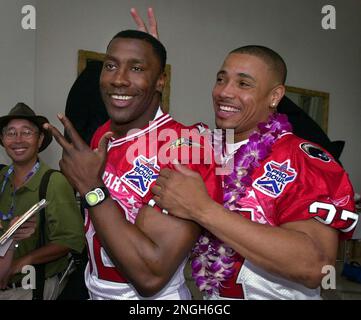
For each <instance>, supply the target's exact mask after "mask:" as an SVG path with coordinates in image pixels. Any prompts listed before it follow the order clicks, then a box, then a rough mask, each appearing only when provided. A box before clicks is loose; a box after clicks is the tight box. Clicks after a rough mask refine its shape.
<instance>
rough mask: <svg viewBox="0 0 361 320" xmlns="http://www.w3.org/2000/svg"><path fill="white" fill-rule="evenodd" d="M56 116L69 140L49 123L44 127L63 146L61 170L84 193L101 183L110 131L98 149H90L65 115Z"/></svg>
mask: <svg viewBox="0 0 361 320" xmlns="http://www.w3.org/2000/svg"><path fill="white" fill-rule="evenodd" d="M58 118H59V120H60V121H61V123H62V124H63V126H64V129H65V132H66V134H67V136H68V137H69V139H70V140H71V141H70V142H68V141H67V140H66V139H65V137H64V136H63V135H62V134H61V133H60V131H59V130H58V129H57V128H56V127H54V126H52V125H51V124H48V123H47V124H45V125H44V128H45V129H47V130H49V131H50V132H51V133H52V135H53V136H54V138H55V140H56V141H57V142H58V144H59V145H60V146H61V147H62V148H63V154H62V158H61V160H60V162H59V166H60V169H61V171H62V172H63V174H64V175H65V176H66V177H67V178H68V180H69V182H70V183H71V184H72V186H73V187H74V188H75V189H76V190H78V191H79V193H80V194H81V195H84V194H85V193H87V192H88V191H89V190H90V189H93V188H95V187H98V186H100V185H103V181H102V174H103V171H104V166H105V161H106V156H107V144H108V140H109V139H110V138H111V136H112V132H107V133H106V134H104V136H103V137H102V138H101V140H100V142H99V147H98V149H96V150H92V149H91V148H90V147H89V146H88V145H87V144H86V143H85V141H84V140H83V139H82V138H81V137H80V135H79V134H78V132H77V131H76V130H75V129H74V127H73V125H72V123H71V122H70V121H69V119H68V118H67V117H66V116H64V115H62V114H60V115H58Z"/></svg>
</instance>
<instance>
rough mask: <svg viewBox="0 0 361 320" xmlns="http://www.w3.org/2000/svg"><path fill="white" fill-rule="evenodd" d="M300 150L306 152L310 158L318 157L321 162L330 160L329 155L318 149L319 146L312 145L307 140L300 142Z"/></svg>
mask: <svg viewBox="0 0 361 320" xmlns="http://www.w3.org/2000/svg"><path fill="white" fill-rule="evenodd" d="M300 148H301V150H302V151H303V152H304V153H306V154H307V155H308V156H309V157H310V158H313V159H319V160H321V161H323V162H330V161H331V159H330V157H329V156H328V155H327V154H326V152H325V151H323V150H322V149H320V148H319V147H317V146H315V145H313V144H312V143H309V142H304V143H301V144H300Z"/></svg>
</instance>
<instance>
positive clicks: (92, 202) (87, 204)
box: [81, 187, 109, 208]
mask: <svg viewBox="0 0 361 320" xmlns="http://www.w3.org/2000/svg"><path fill="white" fill-rule="evenodd" d="M108 197H109V190H108V189H107V188H106V187H97V188H94V189H93V190H90V191H89V192H88V193H86V194H85V196H84V197H82V199H81V200H82V205H83V207H84V208H91V207H95V206H96V205H98V204H101V203H102V202H103V201H104V200H105V199H106V198H108Z"/></svg>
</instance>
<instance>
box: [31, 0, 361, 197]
mask: <svg viewBox="0 0 361 320" xmlns="http://www.w3.org/2000/svg"><path fill="white" fill-rule="evenodd" d="M326 4H333V5H335V7H336V10H337V29H336V30H333V31H325V30H323V29H322V28H321V19H322V14H321V8H322V6H323V5H326ZM149 5H151V6H153V7H154V8H155V10H156V13H157V16H158V19H159V26H160V35H161V39H162V41H163V42H164V44H165V45H166V47H167V48H168V54H169V63H171V64H172V90H171V113H172V114H173V115H174V116H175V117H176V118H177V119H178V120H180V121H183V122H185V123H192V122H197V121H204V122H207V123H209V124H211V125H212V124H213V112H212V109H211V94H210V93H211V88H212V86H213V83H214V80H215V74H216V71H217V70H218V68H219V66H220V65H221V62H222V60H223V58H224V57H225V54H226V53H227V52H228V51H229V50H231V49H234V48H236V47H239V46H241V45H245V44H262V45H266V46H270V47H272V48H274V49H275V50H276V51H278V52H279V53H280V54H281V55H282V56H283V57H284V58H285V60H286V62H287V64H288V67H289V78H288V84H289V85H292V86H297V87H304V88H308V89H314V90H321V91H327V92H329V93H330V95H331V96H330V114H329V136H330V138H331V139H332V140H346V147H345V150H344V153H343V157H342V159H341V160H342V162H343V164H344V166H345V168H346V170H347V171H348V172H349V173H350V176H351V179H352V181H353V183H354V187H355V190H356V191H358V192H361V167H360V166H359V163H361V152H360V147H359V145H360V134H359V129H358V128H359V126H358V125H359V124H360V122H361V108H360V103H361V90H360V83H361V73H360V70H361V54H360V53H361V42H360V40H359V39H360V35H361V19H360V18H359V15H360V12H361V2H360V1H359V0H347V1H342V0H334V1H325V0H312V1H310V0H309V1H300V0H270V1H263V0H253V1H246V0H223V1H219V0H196V1H195V0H193V1H190V0H183V1H179V0H153V1H145V0H121V1H119V0H103V1H100V0H62V1H55V0H37V17H38V19H37V26H38V28H37V38H36V49H37V53H36V77H35V80H36V81H35V83H36V90H35V104H36V106H37V108H39V109H40V110H41V111H42V112H44V113H46V114H47V115H48V116H49V118H50V119H51V120H52V121H55V115H56V113H57V112H60V111H63V110H64V107H65V102H66V98H67V94H68V92H69V89H70V87H71V85H72V83H73V82H74V80H75V77H76V65H77V50H78V49H87V50H95V51H104V50H105V47H106V45H107V43H108V41H109V40H110V39H111V37H112V36H113V35H114V34H115V33H116V32H118V31H120V30H122V29H126V28H133V27H134V24H133V22H132V20H131V17H130V15H129V9H130V8H131V7H132V6H135V7H137V8H139V9H140V11H141V12H142V13H143V16H145V12H146V8H147V7H148V6H149ZM56 123H58V122H57V121H56ZM44 156H45V158H46V159H47V160H48V161H49V162H50V163H51V164H52V165H56V164H57V159H58V158H59V156H60V152H59V149H58V148H57V146H56V144H52V146H51V147H50V148H49V149H48V150H46V151H45V152H44Z"/></svg>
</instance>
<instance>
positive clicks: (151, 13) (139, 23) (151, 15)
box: [130, 8, 159, 39]
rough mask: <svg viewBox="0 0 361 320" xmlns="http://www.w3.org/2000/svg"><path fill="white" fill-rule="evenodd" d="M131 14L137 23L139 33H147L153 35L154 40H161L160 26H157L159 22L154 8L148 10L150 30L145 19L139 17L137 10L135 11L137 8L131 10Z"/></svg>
mask: <svg viewBox="0 0 361 320" xmlns="http://www.w3.org/2000/svg"><path fill="white" fill-rule="evenodd" d="M130 14H131V15H132V17H133V20H134V22H135V23H136V25H137V27H138V30H139V31H143V32H147V33H149V34H150V35H152V36H153V37H154V38H156V39H159V34H158V25H157V20H156V18H155V15H154V11H153V8H148V10H147V15H148V22H149V28H147V26H146V25H145V23H144V21H143V19H142V18H141V17H140V15H139V13H138V11H137V9H135V8H132V9H130Z"/></svg>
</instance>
